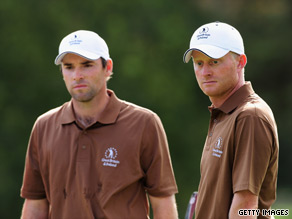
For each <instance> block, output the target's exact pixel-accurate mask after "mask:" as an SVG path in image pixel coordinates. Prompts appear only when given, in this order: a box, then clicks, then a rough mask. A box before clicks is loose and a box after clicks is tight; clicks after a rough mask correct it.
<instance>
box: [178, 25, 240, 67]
mask: <svg viewBox="0 0 292 219" xmlns="http://www.w3.org/2000/svg"><path fill="white" fill-rule="evenodd" d="M193 50H198V51H200V52H203V53H205V54H206V55H207V56H209V57H211V58H214V59H218V58H221V57H223V56H225V55H226V54H227V53H228V52H230V51H232V52H234V53H237V54H239V55H241V54H244V45H243V40H242V37H241V35H240V33H239V32H238V31H237V30H236V29H235V28H234V27H232V26H230V25H229V24H226V23H221V22H213V23H209V24H205V25H203V26H201V27H199V28H198V29H197V30H196V31H195V32H194V34H193V36H192V38H191V42H190V48H189V49H188V50H187V51H186V52H185V54H184V56H183V61H184V62H185V63H187V62H189V60H190V59H191V56H192V51H193Z"/></svg>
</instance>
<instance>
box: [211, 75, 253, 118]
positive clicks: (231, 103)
mask: <svg viewBox="0 0 292 219" xmlns="http://www.w3.org/2000/svg"><path fill="white" fill-rule="evenodd" d="M251 94H254V90H253V88H252V85H251V83H250V82H249V81H247V82H245V84H244V85H243V86H242V87H240V88H239V89H238V90H237V91H235V92H234V93H233V94H232V95H231V96H230V97H229V98H228V99H227V100H226V101H225V102H224V103H223V104H222V106H220V107H219V108H218V109H219V110H221V111H222V112H224V113H226V114H227V113H230V112H231V111H233V110H234V109H235V108H237V107H238V106H239V104H241V103H242V102H243V101H244V100H245V99H246V98H247V97H248V96H250V95H251ZM209 109H210V110H211V109H214V107H209Z"/></svg>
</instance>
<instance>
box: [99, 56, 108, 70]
mask: <svg viewBox="0 0 292 219" xmlns="http://www.w3.org/2000/svg"><path fill="white" fill-rule="evenodd" d="M100 59H101V64H102V67H103V68H105V67H106V63H107V61H106V60H105V59H104V58H102V57H100Z"/></svg>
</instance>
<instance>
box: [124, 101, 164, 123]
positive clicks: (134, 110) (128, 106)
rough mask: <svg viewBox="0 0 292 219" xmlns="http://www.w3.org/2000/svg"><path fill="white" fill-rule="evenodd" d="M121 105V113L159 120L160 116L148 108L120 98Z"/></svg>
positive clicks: (137, 117)
mask: <svg viewBox="0 0 292 219" xmlns="http://www.w3.org/2000/svg"><path fill="white" fill-rule="evenodd" d="M122 103H123V107H122V108H121V112H120V113H121V114H123V115H128V116H131V117H132V118H133V117H135V118H136V119H139V118H140V119H142V118H143V119H146V120H160V117H159V116H158V115H157V113H155V112H154V111H152V110H151V109H149V108H146V107H143V106H140V105H137V104H135V103H131V102H128V101H125V100H122Z"/></svg>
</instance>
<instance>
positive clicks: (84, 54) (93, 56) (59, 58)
mask: <svg viewBox="0 0 292 219" xmlns="http://www.w3.org/2000/svg"><path fill="white" fill-rule="evenodd" d="M68 53H72V54H76V55H78V56H81V57H83V58H85V59H89V60H97V59H99V58H100V57H101V55H98V54H95V53H91V52H88V51H84V50H74V51H64V52H62V53H60V54H59V55H58V56H57V57H56V59H55V64H56V65H60V64H61V63H62V60H63V58H64V56H65V55H67V54H68Z"/></svg>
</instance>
